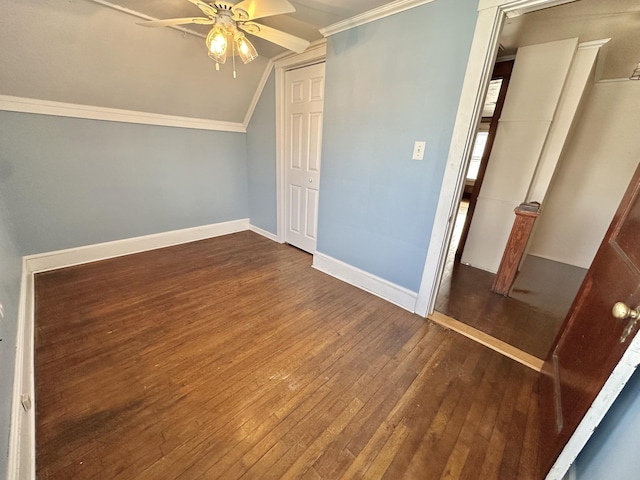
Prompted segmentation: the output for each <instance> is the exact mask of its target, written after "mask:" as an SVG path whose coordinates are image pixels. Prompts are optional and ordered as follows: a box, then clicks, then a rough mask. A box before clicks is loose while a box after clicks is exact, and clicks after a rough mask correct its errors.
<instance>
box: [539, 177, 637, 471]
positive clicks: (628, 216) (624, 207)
mask: <svg viewBox="0 0 640 480" xmlns="http://www.w3.org/2000/svg"><path fill="white" fill-rule="evenodd" d="M584 221H585V223H587V224H588V222H589V219H588V218H585V219H584ZM619 301H620V302H624V303H626V304H627V305H628V306H630V307H631V308H636V307H637V306H638V305H640V166H638V168H637V169H636V172H635V174H634V176H633V179H632V181H631V184H630V185H629V187H628V189H627V191H626V193H625V195H624V197H623V199H622V202H621V203H620V207H618V211H617V212H616V214H615V216H614V218H613V221H612V223H611V225H610V227H609V230H608V231H607V233H606V235H605V237H604V240H603V241H602V244H601V245H600V248H599V250H598V252H597V254H596V256H595V258H594V260H593V263H592V264H591V268H590V269H589V271H588V272H587V275H586V277H585V279H584V282H583V283H582V286H581V287H580V291H579V292H578V295H577V296H576V298H575V300H574V302H573V305H572V306H571V309H570V311H569V313H568V314H567V318H566V319H565V323H564V325H563V327H562V329H561V332H562V333H561V335H559V336H558V338H556V341H555V343H554V345H553V347H552V349H551V351H550V353H549V356H548V357H547V358H546V360H545V365H544V368H543V375H542V376H541V379H540V380H541V381H540V408H541V417H542V430H541V441H540V465H541V468H542V470H543V474H544V475H546V473H547V472H548V471H549V470H550V468H551V467H552V466H553V463H554V461H555V460H556V458H557V457H558V455H559V454H560V452H561V451H562V449H563V447H564V446H565V444H566V443H567V441H568V440H569V438H570V437H571V435H572V434H573V432H574V431H575V430H576V427H577V426H578V424H579V423H580V421H581V420H582V418H583V417H584V415H585V413H586V412H587V410H588V409H589V407H590V405H591V404H592V403H593V401H594V399H595V398H596V395H597V394H598V392H600V390H601V389H602V387H603V385H604V383H605V382H606V381H607V378H608V377H609V375H610V374H611V372H612V371H613V369H614V368H615V366H616V365H617V364H618V362H619V361H620V359H621V357H622V355H623V353H624V352H625V350H626V349H627V347H628V345H629V344H630V342H631V340H632V338H633V337H634V336H635V334H636V331H637V328H635V329H634V330H633V331H632V332H631V334H630V335H629V336H628V337H627V338H626V340H625V341H624V342H621V341H620V338H621V335H622V333H623V331H624V329H625V327H626V326H627V324H628V322H629V320H618V319H616V318H614V317H613V315H612V313H611V310H612V307H613V305H614V304H615V303H616V302H619Z"/></svg>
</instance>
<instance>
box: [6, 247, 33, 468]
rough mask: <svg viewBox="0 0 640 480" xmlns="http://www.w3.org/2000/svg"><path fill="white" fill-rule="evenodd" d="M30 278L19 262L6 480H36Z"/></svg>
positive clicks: (23, 264)
mask: <svg viewBox="0 0 640 480" xmlns="http://www.w3.org/2000/svg"><path fill="white" fill-rule="evenodd" d="M33 299H34V297H33V274H31V273H29V272H28V270H27V267H26V261H25V260H24V259H23V261H22V281H21V284H20V300H19V307H18V329H17V330H18V331H17V338H16V358H15V367H14V376H13V397H12V398H13V403H12V405H11V427H10V431H9V456H8V459H7V460H8V462H7V480H35V478H36V431H35V425H36V417H35V405H34V399H35V382H34V363H33V349H34V335H33V326H34V321H33V306H34V302H33ZM23 394H26V395H28V396H29V398H30V400H31V408H30V409H28V410H25V409H24V408H23V407H22V402H21V399H22V395H23Z"/></svg>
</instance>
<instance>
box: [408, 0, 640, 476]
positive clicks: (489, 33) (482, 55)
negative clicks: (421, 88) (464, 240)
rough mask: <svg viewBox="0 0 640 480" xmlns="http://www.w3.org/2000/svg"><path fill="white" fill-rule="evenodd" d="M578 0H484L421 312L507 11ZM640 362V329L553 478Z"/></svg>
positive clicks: (447, 236) (431, 296)
mask: <svg viewBox="0 0 640 480" xmlns="http://www.w3.org/2000/svg"><path fill="white" fill-rule="evenodd" d="M573 1H575V0H480V1H479V5H478V17H477V23H476V29H475V33H474V36H473V41H472V45H471V50H470V53H469V61H468V64H467V70H466V74H465V78H464V83H463V87H462V92H461V96H460V102H459V105H458V112H457V116H456V121H455V126H454V130H453V135H452V138H451V145H450V148H449V155H448V158H447V165H446V169H445V173H444V177H443V180H442V188H441V191H440V196H439V199H438V206H437V210H436V216H435V219H434V226H433V230H432V232H431V238H430V242H429V249H428V252H427V258H426V261H425V266H424V270H423V276H422V282H421V285H420V290H419V292H418V298H417V301H416V310H415V311H416V313H417V314H419V315H421V316H427V315H428V314H430V313H432V312H433V310H434V304H435V300H436V294H437V291H438V286H439V284H440V280H441V277H442V272H443V269H444V260H445V258H446V254H447V249H448V247H449V242H450V240H451V234H452V231H453V225H454V221H455V219H456V211H457V206H458V203H459V201H460V198H461V196H462V190H463V188H464V180H465V173H466V169H467V166H468V163H469V159H470V157H471V152H472V149H473V140H474V135H475V132H476V130H477V127H478V123H479V122H480V116H481V113H482V106H483V105H484V100H485V97H486V92H487V88H488V85H489V81H490V79H491V73H492V70H493V66H494V63H495V59H496V57H497V52H498V45H499V38H500V34H501V31H502V26H503V24H504V22H505V19H506V18H507V17H514V16H519V15H522V14H524V13H529V12H533V11H536V10H540V9H543V8H548V7H552V6H556V5H561V4H566V3H571V2H573ZM638 364H640V335H636V336H635V337H634V339H633V340H632V342H631V344H630V345H629V347H628V348H627V350H626V352H625V354H624V355H623V357H622V359H621V360H620V362H619V363H618V365H617V366H616V367H615V369H614V370H613V372H612V374H611V376H610V377H609V379H608V380H607V382H606V383H605V385H604V387H603V388H602V390H601V391H600V393H599V394H598V396H597V397H596V399H595V400H594V402H593V404H592V405H591V407H590V408H589V410H588V412H587V413H586V414H585V416H584V418H583V419H582V420H581V422H580V424H579V425H578V428H577V429H576V431H575V432H574V433H573V435H572V436H571V438H570V439H569V441H568V442H567V444H566V445H565V447H564V449H563V450H562V452H561V453H560V455H559V456H558V458H557V459H556V461H555V463H554V465H553V467H552V468H551V470H550V471H549V473H548V474H547V477H546V478H547V480H551V479H558V480H560V479H562V478H563V477H564V475H565V474H566V473H567V471H568V470H569V468H570V467H571V465H572V463H573V462H574V461H575V459H576V457H577V456H578V454H579V453H580V451H581V450H582V449H583V448H584V446H585V444H586V443H587V441H588V440H589V438H590V437H591V435H592V434H593V431H594V430H595V428H596V427H597V426H598V425H599V424H600V422H601V421H602V419H603V418H604V416H605V414H606V413H607V411H608V410H609V408H610V407H611V405H612V404H613V402H614V401H615V399H616V398H617V397H618V395H619V394H620V392H621V391H622V388H623V387H624V385H625V384H626V383H627V381H628V380H629V378H630V377H631V375H632V374H633V372H634V371H635V370H636V366H637V365H638Z"/></svg>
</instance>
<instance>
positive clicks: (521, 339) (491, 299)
mask: <svg viewBox="0 0 640 480" xmlns="http://www.w3.org/2000/svg"><path fill="white" fill-rule="evenodd" d="M494 277H495V275H494V274H493V273H490V272H486V271H484V270H480V269H478V268H473V267H471V266H469V265H462V264H460V263H456V264H455V266H454V267H453V268H452V270H451V277H449V278H445V279H444V280H443V283H442V284H441V287H440V290H439V292H438V297H437V300H436V305H435V309H436V310H437V311H439V312H442V313H444V314H445V315H448V316H450V317H453V318H455V319H456V320H458V321H460V322H462V323H464V324H466V325H469V326H470V327H474V328H476V329H478V330H481V331H483V332H485V333H488V334H489V335H491V336H493V337H495V338H497V339H499V340H502V341H503V342H506V343H508V344H509V345H513V346H514V347H516V348H519V349H520V350H522V351H524V352H527V353H530V354H531V355H534V356H535V357H538V358H541V359H544V358H545V357H546V355H547V353H548V352H549V349H550V348H551V345H552V343H553V340H554V339H555V338H556V335H557V333H558V330H559V329H560V327H561V325H562V321H563V320H564V317H557V316H555V315H553V314H551V313H548V312H545V311H543V310H541V309H538V308H536V307H534V306H532V305H529V304H527V303H525V302H523V301H521V300H517V299H515V298H511V297H503V296H502V295H498V294H497V293H493V292H492V291H491V284H492V283H493V279H494Z"/></svg>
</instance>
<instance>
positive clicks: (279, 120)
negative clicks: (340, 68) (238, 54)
mask: <svg viewBox="0 0 640 480" xmlns="http://www.w3.org/2000/svg"><path fill="white" fill-rule="evenodd" d="M326 56H327V45H326V42H318V43H316V44H314V45H312V46H310V47H309V48H308V49H307V50H306V51H305V52H304V53H301V54H296V55H289V56H286V57H284V58H281V59H280V60H277V61H276V62H275V63H274V70H275V80H276V88H275V93H276V202H277V205H276V207H277V208H276V216H277V234H276V239H277V241H278V242H280V243H285V242H287V243H288V242H290V241H291V240H290V238H289V239H288V235H287V230H288V228H289V225H291V224H292V222H291V212H290V211H289V207H288V206H289V205H290V203H291V202H290V195H291V188H290V186H288V183H289V180H288V173H289V172H288V169H287V165H288V161H287V155H288V153H287V152H288V150H289V151H290V146H289V145H290V136H289V135H287V103H288V98H287V72H290V71H295V70H297V69H300V68H304V67H308V66H312V65H315V64H323V65H324V61H325V58H326ZM322 89H323V94H324V81H323V82H322ZM319 145H320V144H318V145H317V147H318V148H319ZM289 163H290V159H289ZM308 180H309V179H308V178H307V179H306V181H307V184H308V183H309V181H308ZM312 180H313V179H312ZM312 183H313V182H312ZM316 186H319V184H318V182H317V181H316ZM302 198H303V200H304V197H302ZM301 213H303V212H301ZM312 225H313V227H314V228H315V224H312ZM302 231H303V232H304V229H303V230H302ZM311 233H312V234H313V231H312V232H311ZM294 242H295V240H294ZM292 244H293V243H292ZM302 248H303V249H307V250H310V251H311V253H314V252H315V241H313V244H312V245H310V246H309V245H307V246H304V247H302Z"/></svg>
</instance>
